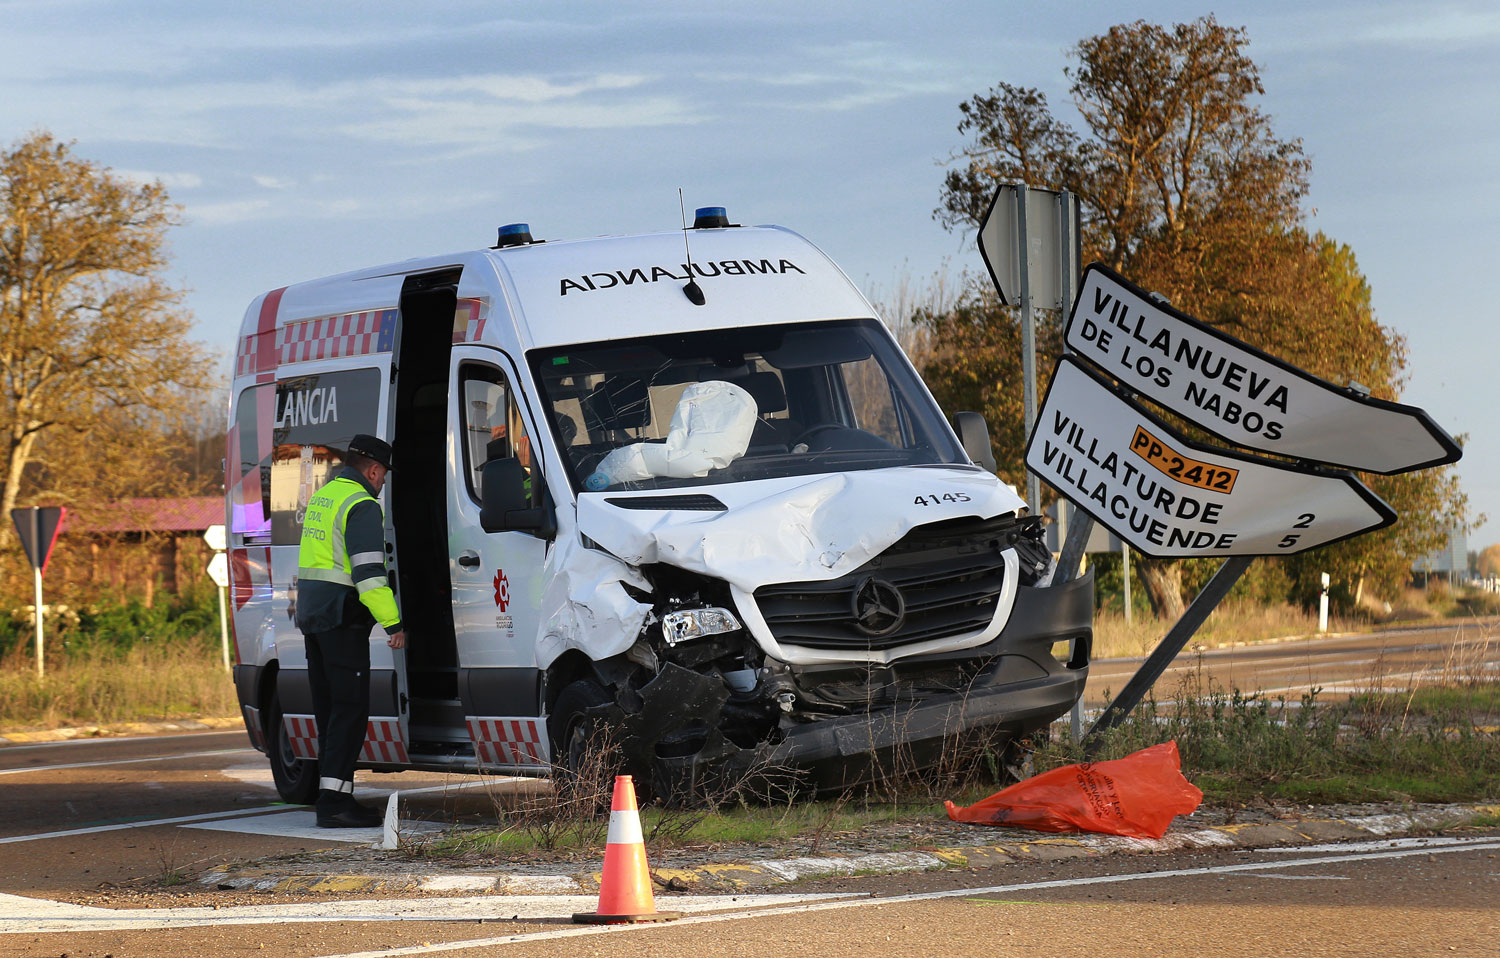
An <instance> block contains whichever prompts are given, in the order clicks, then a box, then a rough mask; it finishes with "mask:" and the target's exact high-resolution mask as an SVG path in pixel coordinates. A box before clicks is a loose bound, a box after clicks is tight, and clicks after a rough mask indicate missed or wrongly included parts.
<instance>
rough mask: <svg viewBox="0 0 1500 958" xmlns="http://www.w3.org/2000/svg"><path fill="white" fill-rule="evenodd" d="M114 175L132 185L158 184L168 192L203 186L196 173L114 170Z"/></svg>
mask: <svg viewBox="0 0 1500 958" xmlns="http://www.w3.org/2000/svg"><path fill="white" fill-rule="evenodd" d="M114 174H115V175H116V176H118V177H120V178H121V179H126V180H129V181H130V182H132V183H139V184H141V185H143V186H144V185H146V184H148V183H160V184H161V185H162V186H165V187H166V188H167V189H169V190H194V189H197V188H198V187H200V186H202V185H203V177H201V176H199V175H198V174H197V173H160V172H152V171H149V170H122V169H119V168H118V167H117V168H115V170H114Z"/></svg>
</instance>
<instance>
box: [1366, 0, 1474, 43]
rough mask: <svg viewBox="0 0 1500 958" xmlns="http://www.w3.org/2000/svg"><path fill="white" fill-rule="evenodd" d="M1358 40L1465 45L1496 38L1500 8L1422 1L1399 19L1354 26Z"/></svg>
mask: <svg viewBox="0 0 1500 958" xmlns="http://www.w3.org/2000/svg"><path fill="white" fill-rule="evenodd" d="M1354 37H1355V38H1356V39H1359V40H1366V41H1372V42H1377V43H1394V44H1399V45H1414V44H1422V45H1428V44H1434V43H1438V44H1451V45H1460V46H1467V45H1471V44H1476V43H1488V42H1491V41H1493V40H1495V39H1497V38H1500V11H1493V10H1486V11H1484V12H1482V13H1481V12H1474V11H1471V10H1456V9H1451V8H1449V9H1443V8H1441V7H1437V6H1435V5H1428V4H1422V5H1419V6H1417V7H1414V8H1412V11H1411V13H1409V14H1408V15H1407V16H1404V17H1401V18H1400V19H1390V20H1387V21H1385V22H1383V23H1372V24H1370V25H1368V26H1366V27H1364V28H1363V29H1356V30H1355V31H1354Z"/></svg>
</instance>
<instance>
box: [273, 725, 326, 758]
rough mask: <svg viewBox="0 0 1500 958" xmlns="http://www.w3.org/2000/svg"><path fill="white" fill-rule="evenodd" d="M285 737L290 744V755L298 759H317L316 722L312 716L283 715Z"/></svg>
mask: <svg viewBox="0 0 1500 958" xmlns="http://www.w3.org/2000/svg"><path fill="white" fill-rule="evenodd" d="M281 723H282V725H284V726H286V737H287V739H288V740H290V741H291V743H292V754H293V755H295V756H297V757H298V758H317V757H318V720H317V718H316V717H314V716H312V715H283V716H282V717H281Z"/></svg>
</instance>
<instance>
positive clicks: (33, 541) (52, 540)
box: [10, 506, 68, 575]
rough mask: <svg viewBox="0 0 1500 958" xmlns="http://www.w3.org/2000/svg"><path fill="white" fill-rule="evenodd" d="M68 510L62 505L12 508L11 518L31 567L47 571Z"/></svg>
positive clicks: (39, 570) (43, 572) (43, 571)
mask: <svg viewBox="0 0 1500 958" xmlns="http://www.w3.org/2000/svg"><path fill="white" fill-rule="evenodd" d="M67 514H68V510H67V509H66V508H64V507H62V506H41V507H38V506H31V507H30V508H28V509H12V510H10V518H11V520H12V521H13V522H15V524H16V532H18V533H20V536H21V548H22V549H24V550H26V558H28V559H30V560H31V567H32V568H33V569H36V570H37V571H38V572H41V573H42V574H44V575H45V574H46V572H47V560H49V559H50V558H52V547H53V546H55V545H57V535H58V533H59V532H60V531H61V530H62V523H63V519H64V517H66V516H67Z"/></svg>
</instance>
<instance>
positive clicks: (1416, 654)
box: [1084, 620, 1500, 708]
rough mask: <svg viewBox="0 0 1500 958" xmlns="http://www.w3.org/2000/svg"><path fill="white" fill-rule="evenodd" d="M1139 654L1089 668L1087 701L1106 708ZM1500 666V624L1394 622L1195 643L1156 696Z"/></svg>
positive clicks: (1392, 679) (1324, 686) (1337, 693)
mask: <svg viewBox="0 0 1500 958" xmlns="http://www.w3.org/2000/svg"><path fill="white" fill-rule="evenodd" d="M1140 664H1141V660H1140V659H1100V660H1096V661H1095V662H1094V663H1093V664H1092V665H1091V666H1090V668H1089V681H1088V686H1087V688H1086V689H1085V691H1084V706H1085V707H1086V708H1101V707H1103V706H1104V705H1105V704H1107V702H1108V698H1107V697H1106V693H1115V692H1119V691H1120V689H1121V688H1123V687H1124V685H1125V683H1126V682H1128V681H1129V680H1130V677H1131V676H1132V675H1133V674H1135V671H1136V669H1137V668H1139V666H1140ZM1480 673H1484V674H1488V675H1489V676H1490V677H1491V679H1493V678H1494V677H1495V676H1496V674H1497V673H1500V625H1497V624H1496V623H1493V622H1490V623H1475V622H1472V621H1468V622H1465V621H1462V620H1455V622H1454V624H1452V625H1444V626H1437V627H1433V626H1424V627H1421V628H1409V629H1392V630H1387V631H1383V632H1372V633H1367V634H1364V635H1350V636H1344V637H1341V638H1311V637H1307V638H1297V639H1289V640H1286V641H1281V642H1271V643H1264V644H1258V645H1245V646H1237V647H1234V648H1223V649H1204V650H1201V651H1200V650H1198V649H1196V648H1195V647H1194V646H1193V645H1192V644H1191V643H1189V645H1188V647H1187V648H1186V649H1184V650H1183V651H1182V652H1181V653H1180V654H1179V655H1178V656H1177V658H1176V660H1174V661H1173V663H1172V665H1171V667H1169V668H1168V669H1167V671H1166V673H1165V674H1163V675H1162V677H1161V678H1160V679H1159V680H1158V681H1157V683H1156V688H1155V693H1156V696H1157V698H1158V699H1169V698H1172V697H1173V696H1175V695H1177V694H1179V692H1180V691H1181V690H1182V688H1183V686H1184V683H1186V686H1187V688H1188V689H1193V688H1198V687H1202V688H1207V687H1209V684H1210V683H1212V684H1213V685H1216V686H1217V687H1218V688H1220V689H1225V690H1228V689H1239V690H1240V691H1242V692H1263V693H1266V694H1268V695H1273V696H1281V695H1284V696H1286V698H1287V699H1288V700H1289V701H1292V702H1297V701H1299V700H1300V699H1301V697H1302V696H1303V695H1304V694H1306V693H1308V692H1312V691H1314V690H1317V691H1318V696H1319V698H1320V699H1330V698H1343V697H1347V696H1348V695H1350V694H1351V693H1357V692H1365V691H1374V690H1380V689H1385V690H1391V691H1404V690H1406V689H1409V688H1410V687H1411V686H1412V685H1413V684H1421V683H1423V682H1430V681H1434V680H1438V679H1443V678H1452V677H1458V678H1462V677H1468V676H1473V675H1476V674H1480Z"/></svg>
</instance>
